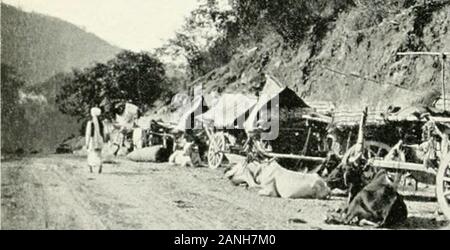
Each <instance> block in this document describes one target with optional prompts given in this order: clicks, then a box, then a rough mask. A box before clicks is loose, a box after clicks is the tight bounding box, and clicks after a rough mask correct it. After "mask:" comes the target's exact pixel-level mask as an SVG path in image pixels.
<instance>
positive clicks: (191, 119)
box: [175, 96, 208, 131]
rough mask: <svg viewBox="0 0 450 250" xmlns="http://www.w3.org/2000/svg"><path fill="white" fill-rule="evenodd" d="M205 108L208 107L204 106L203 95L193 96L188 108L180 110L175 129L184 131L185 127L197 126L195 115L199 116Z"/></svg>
mask: <svg viewBox="0 0 450 250" xmlns="http://www.w3.org/2000/svg"><path fill="white" fill-rule="evenodd" d="M206 110H208V107H207V106H206V102H205V98H204V97H203V96H201V97H198V98H195V99H194V100H193V102H192V104H191V106H190V107H189V106H188V109H187V110H185V111H183V112H182V114H181V117H180V118H179V120H178V125H177V126H176V127H175V129H176V130H178V131H186V130H187V129H193V128H197V126H196V124H195V122H196V121H195V116H197V115H199V116H201V115H202V113H203V112H204V111H206ZM178 117H179V116H178ZM197 122H198V121H197Z"/></svg>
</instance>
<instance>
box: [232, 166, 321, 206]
mask: <svg viewBox="0 0 450 250" xmlns="http://www.w3.org/2000/svg"><path fill="white" fill-rule="evenodd" d="M225 175H226V176H227V177H228V178H229V179H230V180H231V181H232V182H233V183H235V184H240V183H247V184H248V185H249V186H257V187H260V190H259V191H258V194H259V195H264V196H273V197H282V198H317V199H325V198H327V197H328V196H329V194H330V189H329V188H328V187H327V185H326V183H325V181H324V180H323V179H322V178H321V177H320V176H319V175H318V174H308V173H300V172H294V171H291V170H287V169H285V168H283V167H281V166H280V165H279V164H278V163H277V162H276V161H270V162H264V163H261V164H259V163H249V164H243V165H240V164H238V165H235V166H234V167H233V168H231V169H230V170H229V171H227V172H226V173H225Z"/></svg>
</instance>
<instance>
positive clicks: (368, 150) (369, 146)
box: [349, 141, 406, 179]
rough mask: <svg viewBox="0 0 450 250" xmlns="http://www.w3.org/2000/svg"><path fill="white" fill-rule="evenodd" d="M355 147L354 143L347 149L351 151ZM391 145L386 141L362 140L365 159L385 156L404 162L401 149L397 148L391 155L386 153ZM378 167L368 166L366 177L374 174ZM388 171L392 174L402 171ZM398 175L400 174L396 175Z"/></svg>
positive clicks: (383, 157)
mask: <svg viewBox="0 0 450 250" xmlns="http://www.w3.org/2000/svg"><path fill="white" fill-rule="evenodd" d="M354 147H356V145H354V146H352V147H351V148H350V149H349V151H350V152H351V151H353V148H354ZM391 149H392V147H391V146H389V145H387V144H386V143H382V142H378V141H365V142H364V155H365V156H366V157H367V159H374V158H375V159H385V158H389V159H386V160H391V161H400V162H405V161H406V159H405V154H404V152H403V151H401V150H397V151H396V152H395V154H393V155H388V154H389V152H390V151H391ZM378 170H379V169H377V168H373V167H370V168H368V169H367V170H366V172H365V175H366V177H367V178H369V179H370V178H371V177H370V176H372V177H373V176H374V175H375V173H376V172H378ZM389 172H390V173H392V174H394V173H395V175H396V176H397V174H402V173H397V172H396V171H394V172H392V171H389ZM397 177H400V176H397Z"/></svg>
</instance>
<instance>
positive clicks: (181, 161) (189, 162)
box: [169, 142, 201, 167]
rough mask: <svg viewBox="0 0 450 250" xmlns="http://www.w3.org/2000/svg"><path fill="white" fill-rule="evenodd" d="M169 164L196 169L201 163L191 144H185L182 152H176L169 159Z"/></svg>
mask: <svg viewBox="0 0 450 250" xmlns="http://www.w3.org/2000/svg"><path fill="white" fill-rule="evenodd" d="M169 163H172V164H176V165H181V166H183V167H198V166H199V165H200V163H201V160H200V155H199V153H198V151H197V150H195V145H194V143H192V142H186V143H185V144H184V146H183V150H176V151H175V152H173V153H172V155H170V157H169Z"/></svg>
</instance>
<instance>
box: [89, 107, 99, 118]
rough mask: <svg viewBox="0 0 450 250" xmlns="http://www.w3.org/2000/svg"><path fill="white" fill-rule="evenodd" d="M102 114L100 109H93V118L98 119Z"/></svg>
mask: <svg viewBox="0 0 450 250" xmlns="http://www.w3.org/2000/svg"><path fill="white" fill-rule="evenodd" d="M101 113H102V110H101V109H99V108H91V116H92V117H97V116H99V115H100V114H101Z"/></svg>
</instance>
